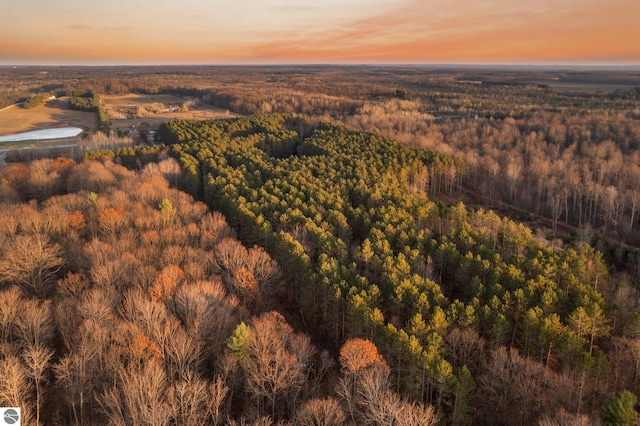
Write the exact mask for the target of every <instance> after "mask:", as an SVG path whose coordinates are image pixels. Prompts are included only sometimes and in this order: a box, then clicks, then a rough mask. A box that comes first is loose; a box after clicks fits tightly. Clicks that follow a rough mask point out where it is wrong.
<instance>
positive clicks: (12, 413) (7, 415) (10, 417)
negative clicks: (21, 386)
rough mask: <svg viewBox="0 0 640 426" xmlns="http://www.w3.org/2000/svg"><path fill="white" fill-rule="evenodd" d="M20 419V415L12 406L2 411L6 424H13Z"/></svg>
mask: <svg viewBox="0 0 640 426" xmlns="http://www.w3.org/2000/svg"><path fill="white" fill-rule="evenodd" d="M18 420H20V415H19V414H18V412H17V411H16V410H14V409H13V408H8V409H6V410H5V411H4V422H5V423H6V424H8V425H14V424H16V423H18Z"/></svg>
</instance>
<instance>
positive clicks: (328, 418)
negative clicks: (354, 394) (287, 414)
mask: <svg viewBox="0 0 640 426" xmlns="http://www.w3.org/2000/svg"><path fill="white" fill-rule="evenodd" d="M345 421H346V416H345V415H344V411H343V410H342V407H341V406H340V403H339V402H338V401H337V400H336V399H335V398H331V397H329V398H325V399H310V400H309V401H307V402H305V403H304V404H303V405H302V406H301V407H300V408H299V409H298V412H297V413H296V416H295V420H294V425H296V426H341V425H344V424H345Z"/></svg>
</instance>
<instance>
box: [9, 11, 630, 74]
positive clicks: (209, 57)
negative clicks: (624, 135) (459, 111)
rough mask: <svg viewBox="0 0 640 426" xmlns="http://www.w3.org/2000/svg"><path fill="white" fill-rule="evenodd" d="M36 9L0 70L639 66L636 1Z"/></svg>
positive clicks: (14, 32) (18, 24) (14, 34)
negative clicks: (59, 67) (192, 66)
mask: <svg viewBox="0 0 640 426" xmlns="http://www.w3.org/2000/svg"><path fill="white" fill-rule="evenodd" d="M527 3H529V2H521V1H516V0H487V1H485V2H482V3H481V4H479V3H478V2H472V1H470V0H372V1H367V0H325V1H322V2H316V3H308V2H307V1H303V0H273V1H262V2H260V1H259V0H240V1H236V2H233V3H228V2H221V1H219V0H214V1H205V0H185V1H182V2H179V3H178V2H171V1H168V0H156V1H155V2H152V1H150V0H129V1H128V2H127V1H124V0H112V1H111V2H108V3H107V2H104V3H102V2H99V3H96V2H86V1H81V0H57V1H56V2H50V1H46V0H32V1H30V2H11V3H10V4H8V5H4V6H3V9H4V10H3V13H2V14H1V15H0V38H1V39H2V40H3V43H0V64H4V65H137V64H140V65H145V64H157V65H164V64H185V65H186V64H320V63H327V64H372V63H376V64H438V63H446V64H496V65H499V64H522V65H525V64H530V65H538V64H557V65H565V64H566V65H638V64H640V43H639V42H638V40H640V25H637V16H640V2H638V1H637V0H610V1H608V2H606V4H604V2H601V1H596V0H583V1H577V0H554V1H551V0H537V1H536V2H535V3H533V4H527Z"/></svg>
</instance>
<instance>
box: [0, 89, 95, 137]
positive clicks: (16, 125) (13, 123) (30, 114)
mask: <svg viewBox="0 0 640 426" xmlns="http://www.w3.org/2000/svg"><path fill="white" fill-rule="evenodd" d="M97 121H98V118H97V116H96V114H95V113H93V112H83V111H73V110H70V109H69V108H68V107H67V99H66V98H60V99H51V100H48V101H46V102H45V104H44V105H40V106H37V107H35V108H31V109H24V108H22V107H21V106H14V107H12V108H7V109H4V110H2V111H0V136H4V135H11V134H14V133H21V132H28V131H32V130H44V129H49V128H51V127H79V128H81V129H83V130H84V131H86V132H94V131H96V129H97V124H98V123H97Z"/></svg>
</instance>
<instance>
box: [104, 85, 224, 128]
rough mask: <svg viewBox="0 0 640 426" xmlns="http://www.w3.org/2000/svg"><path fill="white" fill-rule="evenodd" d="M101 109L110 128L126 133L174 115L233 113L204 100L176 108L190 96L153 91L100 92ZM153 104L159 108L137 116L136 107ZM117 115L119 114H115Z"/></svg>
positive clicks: (197, 116) (200, 116) (191, 116)
mask: <svg viewBox="0 0 640 426" xmlns="http://www.w3.org/2000/svg"><path fill="white" fill-rule="evenodd" d="M100 99H102V102H103V103H104V109H105V111H106V113H107V116H108V117H109V120H110V123H111V128H112V129H113V130H120V131H122V132H124V133H128V132H130V131H132V130H134V129H137V128H140V127H141V126H142V127H147V126H148V127H149V128H150V129H154V128H157V127H158V126H159V125H160V124H161V123H162V122H164V121H169V120H175V119H193V120H208V119H213V118H228V117H235V116H236V114H233V113H230V112H229V111H225V110H223V109H219V108H215V107H213V106H211V105H207V104H201V103H200V104H198V105H197V106H192V107H190V108H189V110H188V111H178V109H179V108H180V107H181V106H182V105H183V104H184V103H185V102H188V101H191V100H192V99H193V98H190V97H182V96H176V95H169V94H157V95H141V94H132V93H130V94H127V95H101V96H100ZM154 104H162V105H163V106H164V108H163V109H161V110H160V111H156V112H148V113H147V114H146V115H144V116H139V115H138V112H139V110H140V108H143V109H148V110H151V109H153V108H151V106H153V105H154ZM117 117H121V118H117Z"/></svg>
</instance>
